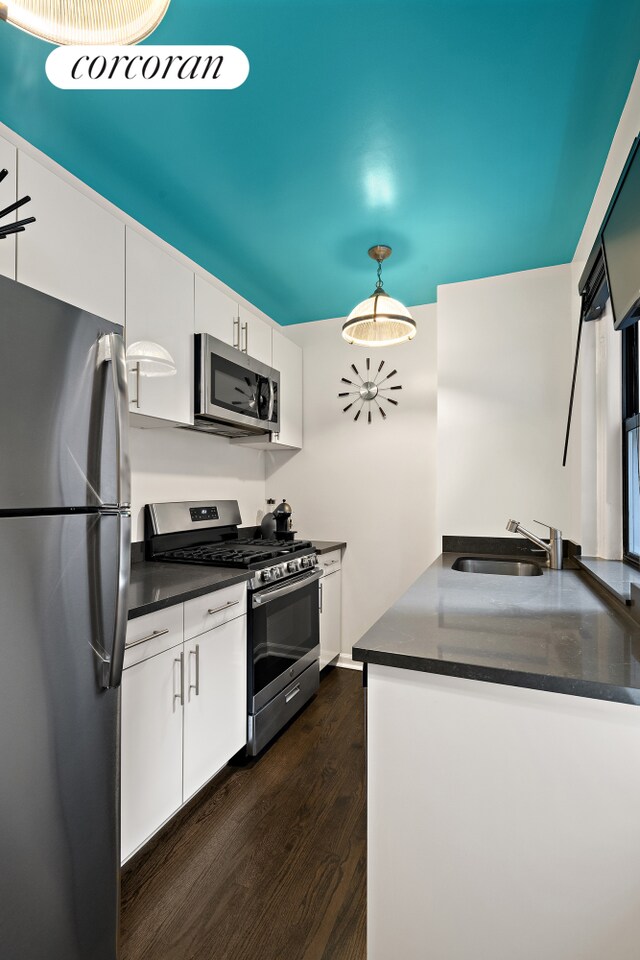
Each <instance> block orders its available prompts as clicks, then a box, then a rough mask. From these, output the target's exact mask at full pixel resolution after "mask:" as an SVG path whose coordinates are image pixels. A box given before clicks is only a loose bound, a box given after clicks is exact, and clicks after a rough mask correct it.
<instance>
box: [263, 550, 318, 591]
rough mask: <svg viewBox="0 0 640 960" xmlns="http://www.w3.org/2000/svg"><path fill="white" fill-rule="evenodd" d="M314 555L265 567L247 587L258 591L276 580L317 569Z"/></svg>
mask: <svg viewBox="0 0 640 960" xmlns="http://www.w3.org/2000/svg"><path fill="white" fill-rule="evenodd" d="M317 565H318V564H317V561H316V557H315V554H313V555H311V556H307V557H298V558H297V559H296V560H287V561H285V562H283V563H276V564H274V565H273V566H272V567H265V569H264V570H260V571H259V572H258V573H256V575H255V576H254V577H253V579H252V580H251V581H250V583H249V587H250V588H251V589H253V590H258V589H260V587H266V586H267V585H268V584H270V583H275V582H276V581H277V580H283V579H284V578H287V577H293V576H295V575H296V574H297V573H304V572H305V570H315V569H316V567H317Z"/></svg>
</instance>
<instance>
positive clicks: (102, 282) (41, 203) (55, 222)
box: [2, 151, 124, 324]
mask: <svg viewBox="0 0 640 960" xmlns="http://www.w3.org/2000/svg"><path fill="white" fill-rule="evenodd" d="M18 194H19V196H21V197H22V196H25V195H28V196H30V197H31V203H30V204H28V206H27V207H25V213H26V212H27V211H28V212H29V215H31V213H33V216H34V217H35V218H36V222H35V223H32V224H30V225H29V226H28V227H27V228H26V230H25V232H24V233H21V234H19V235H18V241H17V243H18V257H17V265H18V269H17V275H16V279H18V280H19V281H20V283H26V284H28V286H30V287H35V288H36V290H42V291H43V293H48V294H50V295H51V296H52V297H58V299H60V300H65V301H66V302H67V303H72V304H73V305H74V306H76V307H82V309H83V310H88V311H89V312H90V313H95V314H97V316H99V317H103V318H104V319H105V320H111V321H113V323H121V324H122V323H124V224H122V223H120V222H119V221H118V220H117V219H116V218H115V217H114V216H112V215H111V214H110V213H108V212H107V211H106V210H104V209H103V208H102V207H101V206H99V205H98V204H97V203H95V202H94V201H93V200H90V199H89V198H88V197H86V196H85V195H84V194H83V193H80V191H79V190H76V189H75V188H74V187H72V186H70V185H69V184H68V183H65V181H64V180H61V179H60V177H58V176H57V175H56V174H55V173H52V172H51V171H50V170H47V169H46V168H45V167H43V166H42V165H41V164H40V163H38V162H37V161H36V160H33V159H32V158H31V157H29V156H27V155H26V154H24V153H22V151H20V154H19V164H18ZM2 242H4V241H2Z"/></svg>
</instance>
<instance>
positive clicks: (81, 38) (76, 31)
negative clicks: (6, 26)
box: [0, 0, 170, 46]
mask: <svg viewBox="0 0 640 960" xmlns="http://www.w3.org/2000/svg"><path fill="white" fill-rule="evenodd" d="M169 2H170V0H4V2H3V0H0V19H2V20H6V21H7V22H8V23H11V24H13V25H14V26H15V27H19V28H20V29H21V30H25V31H26V32H27V33H31V34H33V35H34V36H36V37H41V38H42V39H43V40H49V41H50V42H51V43H56V44H60V45H63V44H76V45H78V46H90V45H93V44H103V43H109V44H118V45H125V44H132V43H137V42H138V41H139V40H143V39H144V38H145V37H148V36H149V34H150V33H152V31H153V30H155V28H156V27H157V26H158V24H159V23H160V21H161V20H162V18H163V17H164V15H165V13H166V12H167V7H168V6H169Z"/></svg>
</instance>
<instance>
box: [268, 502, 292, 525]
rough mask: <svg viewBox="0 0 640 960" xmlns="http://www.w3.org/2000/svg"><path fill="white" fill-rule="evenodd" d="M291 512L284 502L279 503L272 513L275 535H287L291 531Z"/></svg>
mask: <svg viewBox="0 0 640 960" xmlns="http://www.w3.org/2000/svg"><path fill="white" fill-rule="evenodd" d="M292 513H293V510H292V509H291V507H290V506H289V504H288V503H287V501H286V500H283V501H282V503H279V504H278V506H277V507H276V508H275V510H274V511H273V515H274V517H275V518H276V533H288V532H289V530H291V514H292Z"/></svg>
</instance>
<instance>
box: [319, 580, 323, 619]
mask: <svg viewBox="0 0 640 960" xmlns="http://www.w3.org/2000/svg"><path fill="white" fill-rule="evenodd" d="M322 587H323V583H322V580H321V581H320V593H319V597H320V613H322V596H323V591H322Z"/></svg>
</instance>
